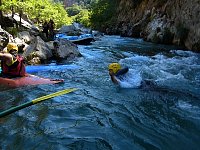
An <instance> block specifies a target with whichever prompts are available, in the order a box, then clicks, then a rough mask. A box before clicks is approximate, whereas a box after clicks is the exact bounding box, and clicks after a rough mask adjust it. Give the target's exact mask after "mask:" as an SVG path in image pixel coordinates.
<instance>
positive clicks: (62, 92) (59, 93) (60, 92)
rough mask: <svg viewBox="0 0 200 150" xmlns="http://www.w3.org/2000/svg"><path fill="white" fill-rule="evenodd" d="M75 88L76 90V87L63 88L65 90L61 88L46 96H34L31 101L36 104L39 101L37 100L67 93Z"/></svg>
mask: <svg viewBox="0 0 200 150" xmlns="http://www.w3.org/2000/svg"><path fill="white" fill-rule="evenodd" d="M76 90H77V89H76V88H71V89H65V90H62V91H58V92H55V93H52V94H49V95H46V96H42V97H39V98H36V99H34V100H32V103H33V104H36V103H39V102H41V101H44V100H46V99H49V98H53V97H56V96H60V95H63V94H67V93H71V92H73V91H76Z"/></svg>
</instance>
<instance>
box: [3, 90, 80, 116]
mask: <svg viewBox="0 0 200 150" xmlns="http://www.w3.org/2000/svg"><path fill="white" fill-rule="evenodd" d="M76 90H77V89H76V88H70V89H65V90H62V91H58V92H55V93H52V94H49V95H46V96H42V97H39V98H36V99H34V100H32V101H30V102H26V103H24V104H21V105H19V106H15V107H11V108H10V109H7V110H5V111H3V112H1V113H0V118H2V117H5V116H7V115H9V114H11V113H13V112H16V111H18V110H20V109H23V108H25V107H28V106H31V105H34V104H37V103H39V102H42V101H44V100H47V99H50V98H53V97H56V96H60V95H63V94H67V93H71V92H73V91H76Z"/></svg>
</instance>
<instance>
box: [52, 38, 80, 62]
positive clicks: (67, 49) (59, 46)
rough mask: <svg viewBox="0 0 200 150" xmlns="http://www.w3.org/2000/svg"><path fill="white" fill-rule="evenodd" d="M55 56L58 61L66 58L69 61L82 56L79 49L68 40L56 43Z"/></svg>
mask: <svg viewBox="0 0 200 150" xmlns="http://www.w3.org/2000/svg"><path fill="white" fill-rule="evenodd" d="M54 54H55V57H56V58H57V59H64V58H65V59H68V60H70V59H73V58H75V57H77V56H81V54H80V52H79V51H78V47H77V46H76V45H75V44H74V43H72V42H70V41H68V40H67V39H60V40H59V41H55V42H54Z"/></svg>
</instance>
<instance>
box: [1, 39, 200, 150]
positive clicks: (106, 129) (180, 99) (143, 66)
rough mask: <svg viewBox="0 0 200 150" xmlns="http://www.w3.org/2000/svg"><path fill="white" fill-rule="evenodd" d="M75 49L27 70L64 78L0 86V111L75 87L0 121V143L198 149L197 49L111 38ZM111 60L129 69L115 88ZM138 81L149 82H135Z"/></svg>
mask: <svg viewBox="0 0 200 150" xmlns="http://www.w3.org/2000/svg"><path fill="white" fill-rule="evenodd" d="M78 48H79V51H80V53H81V54H82V55H83V57H79V58H76V59H75V60H73V61H71V62H65V61H63V62H62V65H67V64H69V65H70V67H66V68H63V69H62V68H59V69H56V70H53V69H52V70H48V71H40V72H35V73H34V74H35V75H38V76H42V77H49V78H62V79H65V82H64V83H62V84H55V85H39V86H34V87H32V86H28V87H23V88H18V89H6V90H5V88H3V87H1V92H0V97H1V100H0V110H1V111H2V110H5V109H7V108H9V107H11V106H16V105H19V104H22V103H24V102H27V101H31V100H33V99H35V98H38V97H40V96H44V95H47V94H50V93H53V92H56V91H59V90H63V89H66V88H71V87H75V88H78V90H77V91H75V92H73V93H70V94H66V95H62V96H59V97H55V98H53V99H51V100H47V101H45V102H42V103H40V104H36V105H34V106H31V107H28V108H25V109H23V110H20V111H17V112H15V113H13V114H11V115H9V116H7V117H5V118H2V119H0V124H1V128H0V149H3V150H4V149H15V150H17V149H19V150H22V149H29V150H30V149H34V150H35V149H39V150H40V149H53V150H66V149H67V150H68V149H69V150H86V149H87V150H112V149H113V150H136V149H138V150H144V149H148V150H158V149H161V150H172V149H176V150H187V149H190V150H198V149H199V147H200V144H199V141H200V94H199V91H200V55H199V54H197V53H193V52H190V51H183V50H181V49H178V48H176V47H172V46H166V45H155V44H151V43H147V42H144V41H142V40H141V39H131V38H121V37H118V36H104V37H102V38H101V39H100V40H99V41H95V42H93V43H92V45H87V46H78ZM112 62H120V63H121V65H122V66H127V67H129V68H130V71H129V74H128V75H127V78H126V81H124V82H121V83H120V86H116V85H114V84H113V83H112V82H111V80H110V78H109V75H108V70H107V67H108V65H109V64H110V63H112ZM54 65H55V64H54ZM145 79H150V80H152V81H154V82H155V83H156V86H153V87H146V88H145V87H144V88H138V85H139V84H140V83H141V81H142V80H145Z"/></svg>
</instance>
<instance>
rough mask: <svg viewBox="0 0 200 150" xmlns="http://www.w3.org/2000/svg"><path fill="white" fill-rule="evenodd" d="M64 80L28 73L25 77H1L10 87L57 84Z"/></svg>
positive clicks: (1, 80) (1, 82)
mask: <svg viewBox="0 0 200 150" xmlns="http://www.w3.org/2000/svg"><path fill="white" fill-rule="evenodd" d="M60 82H64V80H55V79H48V78H41V77H38V76H35V75H31V74H28V75H27V76H25V77H17V78H4V77H0V84H1V85H5V86H8V87H13V88H16V87H21V86H26V85H39V84H55V83H60Z"/></svg>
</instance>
